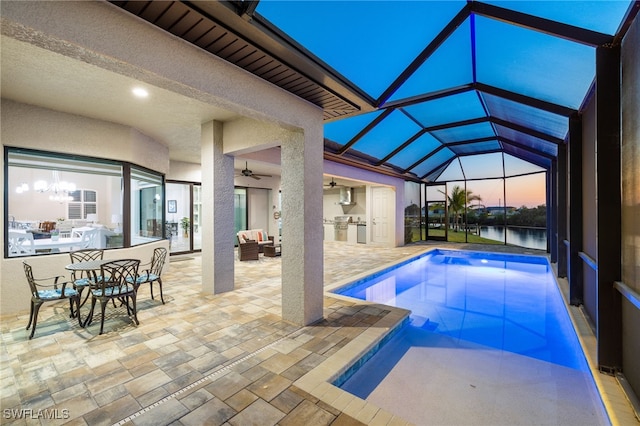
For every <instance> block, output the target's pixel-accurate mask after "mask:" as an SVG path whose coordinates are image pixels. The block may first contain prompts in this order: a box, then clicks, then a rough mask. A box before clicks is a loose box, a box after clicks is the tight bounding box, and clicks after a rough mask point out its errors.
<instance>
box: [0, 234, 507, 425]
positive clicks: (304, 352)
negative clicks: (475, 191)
mask: <svg viewBox="0 0 640 426" xmlns="http://www.w3.org/2000/svg"><path fill="white" fill-rule="evenodd" d="M456 247H457V248H465V247H473V246H470V245H467V246H465V245H458V246H456ZM428 248H429V247H428V246H425V245H412V246H406V247H398V248H385V247H375V246H370V245H367V246H364V245H358V246H350V245H346V244H343V243H325V254H324V264H325V275H324V279H325V285H326V286H327V288H331V287H333V286H334V285H336V284H340V283H344V282H346V281H348V280H350V279H353V277H358V276H361V275H362V274H365V273H370V272H371V271H373V270H376V269H378V268H381V267H384V266H388V265H390V264H391V263H392V262H394V261H398V260H404V259H406V258H408V257H409V256H411V255H415V254H417V253H419V252H422V251H424V250H425V249H428ZM491 250H492V251H499V250H500V251H508V250H513V249H510V248H505V247H503V246H491ZM280 262H281V258H263V257H261V258H260V260H258V261H249V262H239V261H237V260H236V264H235V267H236V274H235V277H236V278H235V280H236V282H235V287H236V289H235V290H234V291H232V292H229V293H225V294H220V295H209V294H206V295H205V294H202V293H201V291H200V290H201V288H200V267H201V258H200V256H199V255H198V254H192V255H185V256H180V257H175V258H171V262H170V267H169V270H168V271H166V272H165V273H164V274H163V283H164V285H163V288H164V296H165V301H166V304H165V305H163V304H162V303H161V302H159V300H157V299H156V300H151V298H150V297H149V295H148V294H147V293H145V290H143V291H142V292H141V295H140V298H139V300H138V309H139V314H138V317H139V319H140V325H139V326H138V327H136V326H134V325H133V324H132V323H131V320H130V319H129V318H127V316H126V313H125V314H123V313H122V312H117V314H114V315H109V316H108V317H107V318H105V333H104V334H103V335H102V336H98V330H99V324H97V325H96V324H92V325H91V326H89V327H87V328H86V329H82V328H80V327H78V324H77V322H74V321H72V320H71V319H70V318H69V317H68V305H64V304H59V305H56V306H53V307H52V306H45V307H44V308H43V309H42V310H41V312H40V314H39V320H38V328H37V330H36V334H35V337H34V339H32V340H28V339H27V336H28V334H27V332H26V331H25V329H24V328H25V326H26V322H27V320H28V305H27V306H25V308H26V309H25V311H24V312H21V313H20V314H18V315H12V316H3V317H2V318H1V320H2V322H1V342H0V343H1V358H0V359H1V361H2V365H1V370H0V372H1V378H2V382H3V385H2V390H1V391H0V398H1V399H0V403H1V405H2V408H3V409H16V410H20V409H34V410H47V409H54V408H55V409H58V410H65V409H67V410H69V411H70V412H69V417H70V419H73V423H75V424H91V425H94V424H112V423H116V422H119V421H120V420H122V419H124V418H126V417H128V416H132V420H130V421H129V423H128V424H134V425H145V424H153V425H160V424H175V425H188V424H228V425H242V426H246V425H260V426H264V425H270V424H273V425H275V424H282V425H324V424H326V425H329V424H331V425H334V426H335V425H360V424H366V423H369V424H375V425H392V424H407V423H406V422H405V421H404V420H403V419H401V418H399V417H398V416H396V415H392V414H390V413H387V412H385V411H384V410H378V409H377V407H375V406H373V405H371V404H368V403H365V402H364V401H362V400H360V399H358V398H356V397H354V396H352V395H350V394H347V393H346V392H344V391H342V390H340V389H338V388H335V387H333V386H331V385H329V384H327V380H332V379H335V378H336V377H334V376H337V375H339V374H341V373H342V372H343V371H344V370H345V369H346V367H347V366H346V365H345V363H349V362H352V361H357V359H352V358H354V357H356V358H357V357H358V356H359V355H358V354H359V353H361V352H362V351H363V350H366V348H367V347H370V346H371V345H373V344H375V343H376V341H377V340H378V339H379V338H380V337H382V336H383V335H384V334H385V333H386V332H387V331H388V328H389V327H393V326H395V325H397V324H398V322H399V321H401V320H402V318H403V316H404V315H406V311H404V310H397V309H395V308H388V307H384V306H380V305H371V304H366V303H360V302H354V301H353V300H350V299H345V298H341V297H332V296H331V295H326V296H325V300H324V319H323V320H322V321H320V322H319V323H317V324H314V325H312V326H308V327H299V326H296V325H294V324H290V323H287V322H286V321H283V320H282V319H281V317H280V312H281V299H280V297H281V289H280V279H279V276H280ZM84 309H87V308H86V307H85V308H84ZM83 313H84V314H86V312H83ZM94 323H95V321H94ZM149 407H151V408H149ZM142 410H144V412H142ZM8 420H9V422H10V421H11V420H10V419H8ZM18 423H19V424H21V423H20V422H18Z"/></svg>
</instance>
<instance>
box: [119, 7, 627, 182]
mask: <svg viewBox="0 0 640 426" xmlns="http://www.w3.org/2000/svg"><path fill="white" fill-rule="evenodd" d="M111 3H113V4H115V5H117V6H118V7H121V8H123V9H125V10H127V11H129V12H130V13H133V14H135V15H137V16H139V17H141V18H142V19H145V20H147V21H148V22H150V23H152V24H154V25H156V26H158V27H161V28H163V29H164V30H166V31H169V32H171V33H172V34H174V35H176V36H178V37H181V38H183V39H184V40H186V41H188V42H190V43H193V44H194V45H197V46H199V47H200V48H202V49H205V50H207V51H209V52H210V53H213V54H215V55H218V56H220V57H222V58H224V59H226V60H228V61H230V62H232V63H234V64H236V65H238V66H240V67H242V68H245V69H246V70H247V71H249V72H252V73H254V74H256V75H258V76H260V77H261V78H263V79H265V80H267V81H270V82H271V83H273V84H276V85H279V86H281V87H282V88H283V89H285V90H288V91H290V92H291V93H293V94H295V95H297V96H300V97H302V98H304V99H306V100H308V101H309V102H312V103H314V104H316V105H318V106H319V107H320V108H322V109H323V111H324V118H325V158H327V159H330V160H333V161H338V162H342V163H347V164H351V165H354V166H356V167H361V168H365V169H370V170H375V171H378V172H380V173H385V174H389V175H393V176H397V177H401V178H403V179H406V180H412V181H422V182H436V181H440V182H442V181H453V180H460V179H470V178H483V177H484V178H489V177H495V175H496V174H501V175H519V174H523V173H530V172H535V171H544V170H548V169H549V168H550V166H551V163H552V161H553V160H554V159H555V158H556V156H557V153H558V146H559V145H560V144H564V143H566V137H567V133H568V128H569V117H570V116H571V115H573V114H579V113H580V111H581V108H582V106H583V105H584V104H585V102H586V100H587V99H588V98H589V96H590V93H591V91H592V87H593V82H594V79H595V69H596V61H595V57H596V55H595V52H596V49H598V48H600V47H607V46H612V45H616V44H618V43H620V42H621V39H622V37H623V35H624V33H625V32H626V29H627V27H628V25H629V24H630V22H631V20H632V19H633V18H634V17H635V15H636V14H637V13H638V10H639V9H640V2H638V1H628V0H612V1H511V2H500V1H497V2H492V1H490V2H478V1H456V0H452V1H393V2H391V1H377V2H365V1H357V2H343V1H331V2H326V1H296V2H293V1H228V2H164V1H163V2H157V1H154V2H151V1H113V2H111ZM496 167H497V168H498V169H499V173H498V172H496ZM507 169H508V171H507Z"/></svg>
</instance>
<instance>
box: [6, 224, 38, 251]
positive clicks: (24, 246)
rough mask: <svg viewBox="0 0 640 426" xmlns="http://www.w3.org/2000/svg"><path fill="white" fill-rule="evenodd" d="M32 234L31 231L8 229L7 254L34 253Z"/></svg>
mask: <svg viewBox="0 0 640 426" xmlns="http://www.w3.org/2000/svg"><path fill="white" fill-rule="evenodd" d="M35 252H36V249H35V247H34V241H33V234H32V233H31V232H22V231H13V230H11V229H10V230H9V256H20V255H21V254H35Z"/></svg>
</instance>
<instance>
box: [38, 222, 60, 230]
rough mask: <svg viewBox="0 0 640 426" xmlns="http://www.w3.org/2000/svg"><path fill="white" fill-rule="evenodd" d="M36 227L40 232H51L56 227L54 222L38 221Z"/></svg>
mask: <svg viewBox="0 0 640 426" xmlns="http://www.w3.org/2000/svg"><path fill="white" fill-rule="evenodd" d="M38 228H39V229H40V230H41V231H42V232H51V231H53V230H54V229H56V222H40V224H39V225H38Z"/></svg>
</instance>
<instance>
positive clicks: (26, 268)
mask: <svg viewBox="0 0 640 426" xmlns="http://www.w3.org/2000/svg"><path fill="white" fill-rule="evenodd" d="M22 266H23V267H24V274H25V276H26V277H27V282H28V283H29V288H30V289H31V297H33V298H36V299H38V298H39V297H40V296H39V294H38V288H37V287H36V281H35V279H34V278H33V269H32V268H31V265H29V264H28V263H27V262H22Z"/></svg>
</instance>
